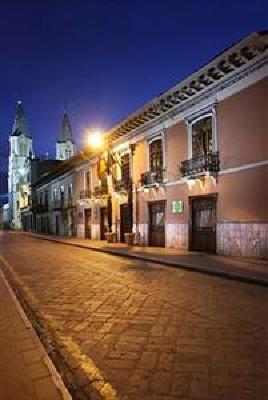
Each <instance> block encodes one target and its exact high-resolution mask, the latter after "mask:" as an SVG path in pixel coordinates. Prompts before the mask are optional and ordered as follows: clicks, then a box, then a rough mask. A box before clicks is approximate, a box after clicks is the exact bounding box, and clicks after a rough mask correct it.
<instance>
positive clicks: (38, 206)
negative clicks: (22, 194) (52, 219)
mask: <svg viewBox="0 0 268 400" xmlns="http://www.w3.org/2000/svg"><path fill="white" fill-rule="evenodd" d="M32 208H34V209H35V211H36V212H37V213H44V212H48V203H44V204H40V203H37V204H35V205H32Z"/></svg>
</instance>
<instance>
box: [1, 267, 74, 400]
mask: <svg viewBox="0 0 268 400" xmlns="http://www.w3.org/2000/svg"><path fill="white" fill-rule="evenodd" d="M0 349H1V354H0V399H1V400H71V396H70V395H69V394H68V392H67V390H66V389H65V387H64V385H63V383H62V381H61V379H60V377H59V375H58V374H57V372H56V370H55V369H54V367H53V365H52V363H51V361H50V359H49V358H48V356H47V355H46V353H45V350H44V348H43V347H42V345H41V343H40V342H39V339H38V338H37V336H36V335H35V333H34V331H33V328H32V327H31V325H30V322H29V320H28V319H27V317H26V316H25V314H24V312H23V311H22V309H21V307H20V306H19V303H18V301H17V300H16V297H15V295H14V294H13V292H12V290H11V288H10V286H9V285H8V283H7V282H6V280H5V278H4V276H3V274H2V272H0Z"/></svg>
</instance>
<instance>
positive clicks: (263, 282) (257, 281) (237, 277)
mask: <svg viewBox="0 0 268 400" xmlns="http://www.w3.org/2000/svg"><path fill="white" fill-rule="evenodd" d="M27 236H30V237H32V238H34V239H39V240H46V241H48V242H54V243H60V244H64V245H67V246H73V247H78V248H81V249H86V250H90V251H96V252H99V253H106V254H110V255H113V256H116V257H124V258H132V259H135V260H139V261H146V262H150V263H153V264H158V265H165V266H167V267H170V268H175V269H183V270H184V271H188V272H199V273H202V274H206V275H213V276H217V277H220V278H224V279H229V280H233V281H237V282H242V283H248V284H252V285H258V286H263V287H268V279H265V278H260V277H257V276H250V275H244V274H241V273H240V272H233V271H232V272H231V271H230V272H229V271H223V270H215V269H211V268H207V267H203V266H200V267H199V266H196V265H192V264H177V263H176V264H175V263H173V262H170V261H165V260H159V259H157V258H154V257H144V256H139V255H136V254H130V253H128V254H124V253H121V252H119V251H116V250H109V249H103V248H97V247H93V246H85V245H83V244H79V243H71V242H70V243H68V242H66V241H64V240H61V239H56V238H55V239H54V238H49V237H47V238H46V237H44V236H38V235H33V234H27Z"/></svg>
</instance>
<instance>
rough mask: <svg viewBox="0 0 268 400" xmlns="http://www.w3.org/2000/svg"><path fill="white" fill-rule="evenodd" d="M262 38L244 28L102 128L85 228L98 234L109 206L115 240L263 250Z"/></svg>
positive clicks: (260, 253)
mask: <svg viewBox="0 0 268 400" xmlns="http://www.w3.org/2000/svg"><path fill="white" fill-rule="evenodd" d="M267 45H268V35H267V33H254V34H252V35H250V36H248V37H246V38H245V39H244V40H242V41H241V42H240V43H238V44H236V45H234V46H232V47H230V48H229V49H227V50H226V51H224V52H222V53H221V54H220V55H219V56H217V57H216V58H215V59H213V60H212V61H211V62H209V63H208V64H206V65H205V66H204V67H203V68H201V69H200V70H198V71H197V72H195V73H194V74H193V75H191V76H190V77H189V78H187V79H185V80H184V81H183V82H181V83H179V84H177V85H176V86H175V87H173V88H171V89H170V90H169V91H167V92H166V93H164V94H162V95H161V96H159V97H157V98H155V99H153V100H152V101H151V102H149V103H148V104H146V105H145V106H144V107H142V108H141V109H139V110H138V111H136V112H135V113H133V114H131V115H130V116H129V117H128V118H126V119H125V120H124V121H122V122H121V123H120V124H118V125H117V126H115V127H114V128H112V129H111V130H110V131H109V132H108V133H107V134H108V136H109V146H108V147H107V150H108V151H107V150H106V151H103V154H102V158H103V160H104V161H103V162H104V164H105V163H106V165H108V169H107V168H106V170H105V169H104V170H103V172H102V173H101V171H100V170H101V167H100V165H101V162H102V160H101V158H100V160H98V161H97V160H92V161H91V164H90V168H91V191H88V195H89V196H88V197H89V198H88V199H87V200H84V202H86V207H84V209H85V211H84V214H83V212H82V210H81V208H83V206H82V205H81V206H80V211H79V213H80V215H81V216H82V215H84V218H85V219H84V225H85V230H84V233H85V232H86V231H87V232H88V231H90V233H89V234H88V236H91V237H92V238H98V239H100V238H103V236H104V235H103V232H104V233H105V231H107V229H108V230H109V226H108V227H107V225H109V214H112V224H111V228H112V230H113V232H114V233H115V235H116V237H117V240H122V241H123V240H124V236H125V235H124V233H127V232H128V233H129V232H132V231H133V232H134V233H135V240H136V242H137V243H140V244H142V245H150V246H167V247H176V248H179V249H189V250H197V251H205V252H213V253H215V252H216V253H218V254H225V255H241V256H247V257H248V256H249V257H250V256H257V257H267V254H268V206H267V205H268V193H267V192H268V143H267V140H268V135H267V96H268V93H267V63H268V49H267ZM109 154H110V156H109ZM109 157H110V160H112V161H109V160H108V159H109ZM110 164H112V166H111V168H110ZM108 170H110V171H109V173H108V179H107V171H108ZM105 176H106V177H105ZM105 181H106V182H108V183H106V185H105V186H104V185H103V184H102V182H105ZM84 182H85V181H84ZM100 184H101V185H102V186H99V185H100ZM97 185H98V186H97ZM99 187H100V188H102V189H101V190H100V189H98V188H99ZM130 187H131V190H129V189H130ZM96 188H97V189H98V190H97V193H98V196H96ZM94 193H95V195H94ZM111 193H112V212H109V196H110V195H111ZM107 214H108V216H107ZM85 215H87V217H86V216H85ZM89 221H90V222H89ZM80 222H81V221H80V220H79V224H80ZM78 233H81V234H83V230H82V229H79V230H78Z"/></svg>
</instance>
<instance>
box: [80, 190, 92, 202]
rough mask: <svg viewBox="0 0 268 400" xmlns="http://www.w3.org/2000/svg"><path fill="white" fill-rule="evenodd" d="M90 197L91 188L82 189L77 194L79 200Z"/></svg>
mask: <svg viewBox="0 0 268 400" xmlns="http://www.w3.org/2000/svg"><path fill="white" fill-rule="evenodd" d="M90 198H91V190H88V189H87V190H82V191H81V192H80V194H79V199H80V200H85V199H90Z"/></svg>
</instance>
